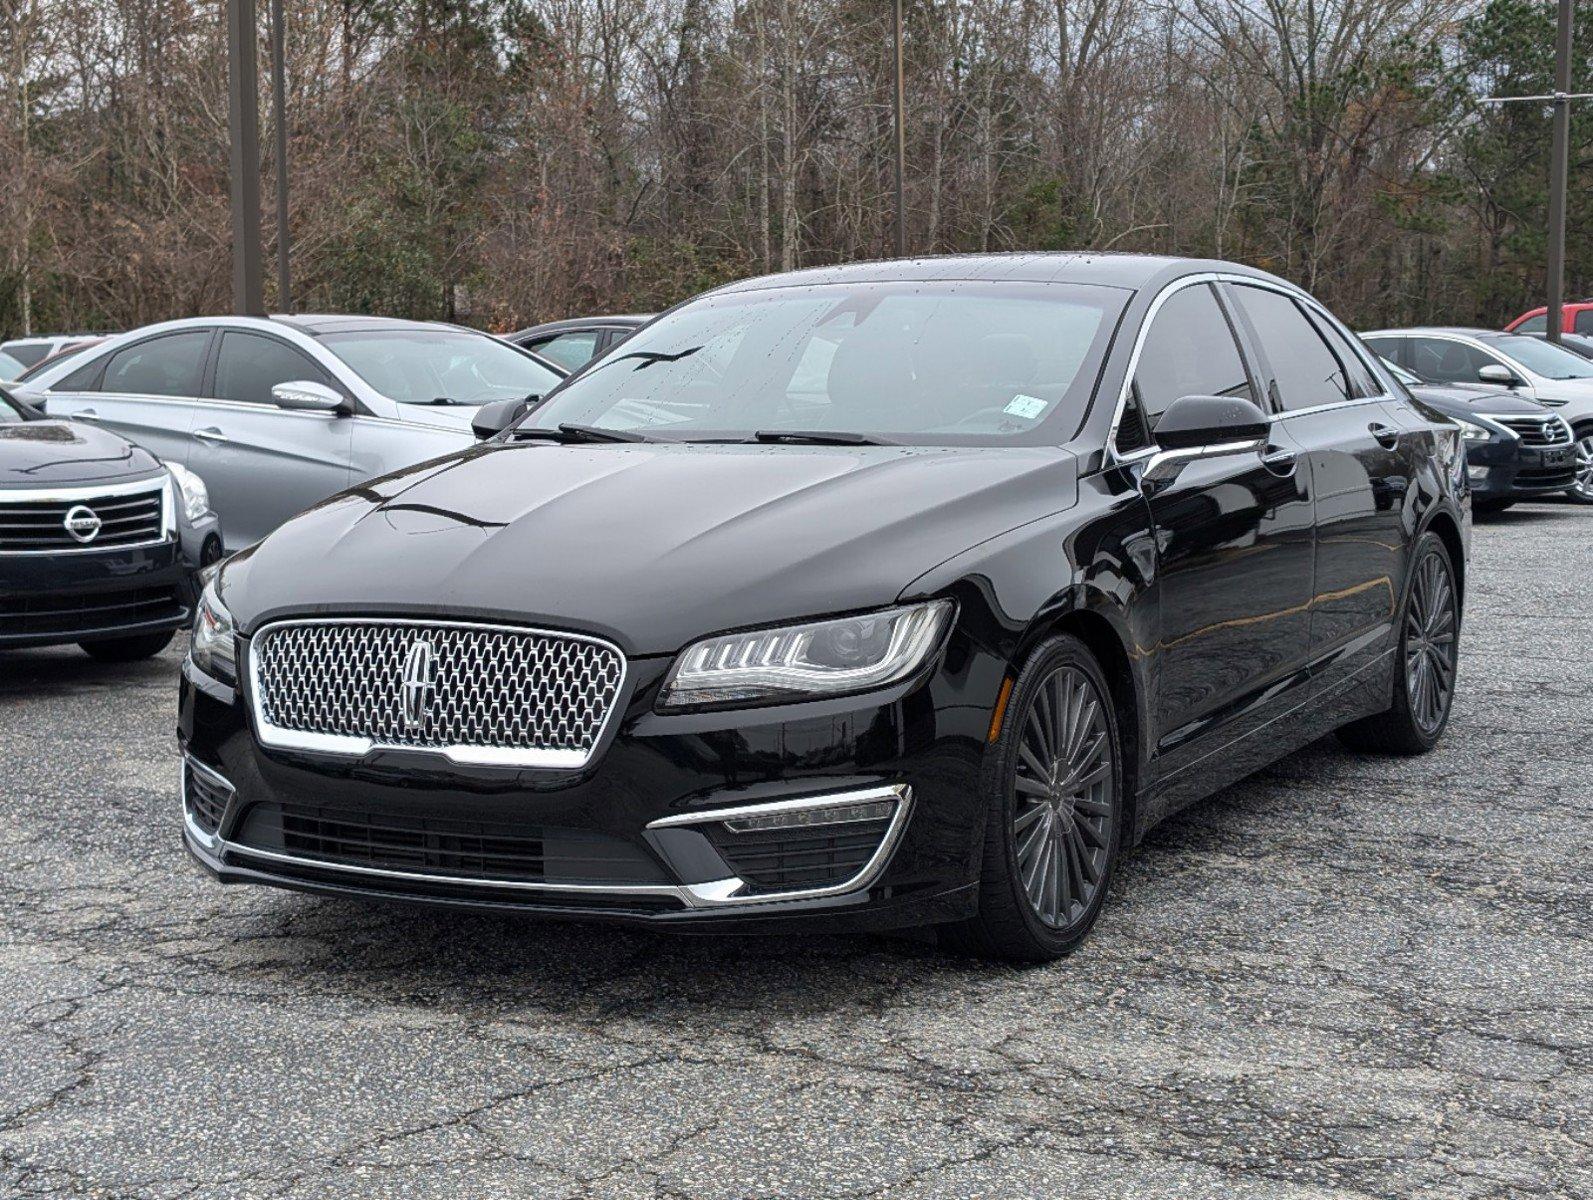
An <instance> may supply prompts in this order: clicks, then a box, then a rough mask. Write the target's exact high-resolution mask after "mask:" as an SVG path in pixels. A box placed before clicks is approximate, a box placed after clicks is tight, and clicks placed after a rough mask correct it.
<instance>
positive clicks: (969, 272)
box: [718, 250, 1293, 293]
mask: <svg viewBox="0 0 1593 1200" xmlns="http://www.w3.org/2000/svg"><path fill="white" fill-rule="evenodd" d="M1207 271H1210V272H1213V273H1220V274H1225V275H1249V276H1252V277H1254V278H1256V279H1263V280H1267V281H1268V282H1272V283H1282V284H1285V285H1286V286H1290V287H1292V286H1293V285H1290V284H1288V281H1287V280H1282V279H1279V278H1278V277H1277V276H1276V275H1271V274H1269V273H1268V272H1266V271H1260V270H1257V269H1255V268H1254V267H1246V266H1242V265H1241V264H1239V263H1232V262H1225V261H1220V260H1217V259H1209V258H1176V257H1171V256H1165V255H1158V254H1129V253H1121V252H1118V251H1102V250H1078V251H1051V252H1018V253H1012V254H947V255H933V256H929V257H924V258H900V259H884V260H880V261H876V262H858V263H845V264H841V265H837V266H830V267H807V268H803V269H801V270H797V271H787V272H783V273H781V274H777V275H760V276H757V277H755V278H752V279H743V280H739V281H738V282H735V283H730V284H726V285H725V286H724V287H722V288H720V289H718V291H719V292H721V293H724V292H740V291H757V290H761V289H765V288H777V287H804V286H812V285H816V284H835V283H892V282H913V281H920V280H922V281H933V280H959V279H966V280H991V281H1004V280H1012V281H1021V282H1029V283H1090V284H1102V285H1105V286H1108V287H1120V288H1131V289H1135V290H1138V289H1140V288H1144V287H1150V286H1152V285H1154V284H1158V283H1160V282H1162V281H1163V280H1165V279H1172V278H1176V277H1177V276H1180V275H1190V274H1197V273H1202V272H1207Z"/></svg>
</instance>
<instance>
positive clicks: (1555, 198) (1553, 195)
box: [1482, 0, 1593, 343]
mask: <svg viewBox="0 0 1593 1200" xmlns="http://www.w3.org/2000/svg"><path fill="white" fill-rule="evenodd" d="M1574 4H1575V0H1560V22H1559V30H1558V32H1557V33H1556V35H1555V42H1554V91H1553V92H1550V93H1549V94H1548V95H1541V96H1485V97H1484V98H1483V101H1482V102H1483V103H1484V104H1542V103H1544V102H1545V101H1547V102H1548V103H1550V104H1553V105H1554V134H1553V141H1552V145H1551V147H1550V151H1549V245H1548V264H1547V266H1548V280H1547V282H1546V286H1545V289H1544V292H1545V300H1546V302H1547V307H1548V310H1549V311H1548V313H1547V314H1546V317H1545V320H1544V333H1545V336H1547V337H1548V339H1549V341H1551V342H1556V343H1558V342H1559V340H1560V334H1561V332H1562V329H1561V326H1563V325H1564V324H1565V314H1564V308H1563V305H1564V303H1565V192H1566V186H1567V176H1568V175H1569V174H1570V156H1571V101H1573V100H1587V99H1590V98H1593V92H1572V91H1571V21H1572V16H1571V14H1572V9H1573V7H1574Z"/></svg>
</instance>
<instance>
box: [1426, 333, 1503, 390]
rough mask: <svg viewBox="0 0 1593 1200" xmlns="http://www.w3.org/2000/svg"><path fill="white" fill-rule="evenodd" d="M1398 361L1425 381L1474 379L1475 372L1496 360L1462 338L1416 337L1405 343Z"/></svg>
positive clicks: (1438, 381)
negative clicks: (1403, 357) (1461, 339)
mask: <svg viewBox="0 0 1593 1200" xmlns="http://www.w3.org/2000/svg"><path fill="white" fill-rule="evenodd" d="M1406 355H1407V357H1406V359H1405V362H1404V363H1403V364H1402V365H1404V366H1406V367H1409V368H1410V370H1411V371H1413V372H1415V373H1416V374H1417V375H1419V376H1421V378H1422V379H1423V380H1425V381H1426V382H1427V383H1476V382H1477V372H1478V371H1480V370H1481V369H1482V368H1483V367H1486V366H1490V365H1492V364H1494V363H1497V362H1498V361H1499V360H1498V359H1496V358H1494V357H1493V355H1491V354H1484V353H1483V352H1482V351H1481V350H1478V349H1477V348H1476V347H1474V346H1467V345H1466V344H1464V343H1463V342H1451V341H1449V340H1448V339H1447V338H1431V337H1417V338H1411V339H1409V341H1408V342H1407V344H1406Z"/></svg>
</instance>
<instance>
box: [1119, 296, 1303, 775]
mask: <svg viewBox="0 0 1593 1200" xmlns="http://www.w3.org/2000/svg"><path fill="white" fill-rule="evenodd" d="M1133 394H1134V397H1135V399H1136V405H1135V410H1136V412H1137V414H1138V415H1137V418H1136V419H1137V420H1139V421H1140V422H1142V423H1143V424H1142V426H1141V431H1140V432H1141V435H1143V434H1144V433H1145V432H1148V435H1149V437H1150V438H1151V439H1154V437H1155V427H1156V421H1157V419H1158V418H1159V417H1160V415H1161V414H1162V412H1163V411H1165V409H1166V408H1167V406H1168V405H1169V404H1171V403H1172V402H1173V401H1174V400H1176V399H1178V398H1179V397H1180V396H1188V395H1229V396H1242V397H1244V398H1245V399H1248V400H1252V401H1256V402H1258V403H1260V405H1261V407H1262V408H1263V409H1265V408H1266V407H1267V404H1266V400H1265V397H1264V395H1263V394H1262V393H1261V391H1260V390H1259V389H1258V387H1257V386H1256V381H1255V379H1254V377H1253V374H1252V372H1251V371H1250V370H1248V369H1247V366H1246V363H1245V361H1244V359H1243V357H1242V355H1241V353H1240V350H1239V345H1238V342H1237V339H1236V337H1235V334H1234V331H1233V327H1232V324H1231V322H1230V320H1229V316H1228V314H1227V313H1226V312H1225V311H1224V309H1223V308H1222V306H1221V304H1220V303H1219V300H1218V297H1217V294H1216V292H1215V291H1214V289H1213V288H1212V286H1211V285H1210V284H1206V283H1200V284H1196V285H1193V286H1187V287H1184V288H1182V289H1180V290H1179V291H1177V292H1174V293H1173V294H1172V295H1171V296H1170V297H1168V299H1167V300H1166V301H1165V302H1164V303H1163V304H1162V306H1161V307H1160V309H1159V310H1158V311H1157V312H1156V314H1155V316H1154V317H1153V318H1152V324H1151V327H1150V330H1149V331H1148V333H1147V335H1146V339H1145V343H1144V345H1143V346H1142V347H1141V351H1140V355H1139V359H1138V362H1137V363H1136V366H1135V374H1134V383H1133ZM1130 436H1131V437H1132V436H1135V435H1134V434H1133V433H1130ZM1146 499H1147V503H1148V504H1149V506H1150V512H1151V518H1152V520H1153V522H1154V525H1155V536H1156V544H1157V572H1156V582H1155V585H1154V594H1155V597H1156V603H1157V607H1158V622H1159V631H1158V636H1157V638H1156V641H1155V643H1154V645H1151V646H1143V647H1139V648H1138V650H1139V652H1140V653H1142V654H1148V655H1150V656H1151V657H1152V658H1153V660H1154V661H1153V663H1152V666H1153V669H1152V670H1151V671H1150V672H1149V676H1150V678H1152V679H1154V680H1156V684H1155V687H1154V693H1153V695H1152V696H1151V698H1150V703H1151V710H1152V711H1151V716H1152V721H1151V736H1152V738H1153V739H1154V743H1155V744H1154V746H1153V748H1152V773H1153V776H1154V780H1155V784H1156V790H1157V794H1158V796H1159V797H1160V800H1159V801H1157V800H1153V801H1152V805H1153V807H1154V806H1157V805H1158V804H1160V805H1163V806H1166V807H1172V806H1174V805H1175V804H1176V803H1178V802H1179V797H1180V796H1181V795H1194V794H1199V793H1201V792H1203V791H1205V790H1207V789H1208V788H1209V786H1210V785H1211V781H1212V780H1213V779H1214V778H1217V777H1231V772H1229V771H1227V770H1226V769H1222V768H1223V765H1224V764H1227V763H1232V762H1235V761H1237V756H1236V752H1235V750H1234V743H1236V742H1242V741H1243V740H1244V739H1245V738H1247V737H1250V736H1252V735H1254V736H1257V737H1260V736H1262V735H1261V734H1260V732H1259V731H1260V730H1261V729H1262V727H1263V726H1264V725H1266V724H1267V723H1268V722H1269V721H1271V720H1272V719H1274V718H1275V717H1276V716H1278V715H1279V714H1280V713H1282V712H1285V711H1287V709H1288V708H1289V707H1290V706H1291V705H1292V704H1294V703H1298V702H1299V701H1300V700H1301V699H1303V697H1304V695H1305V694H1306V687H1305V685H1306V683H1307V681H1308V677H1307V674H1306V664H1307V659H1308V657H1309V645H1310V615H1309V614H1310V599H1311V594H1312V504H1311V491H1310V471H1309V469H1308V468H1307V467H1306V466H1305V464H1304V463H1303V462H1301V461H1300V455H1299V447H1297V446H1296V445H1295V444H1294V443H1293V442H1292V440H1291V439H1290V438H1289V436H1288V434H1287V433H1286V432H1284V431H1281V430H1280V431H1277V432H1276V433H1275V435H1274V436H1273V438H1272V441H1271V444H1270V445H1269V446H1268V447H1267V448H1266V450H1265V451H1264V452H1262V453H1261V454H1257V453H1255V452H1254V451H1251V452H1248V453H1243V454H1231V455H1226V456H1224V457H1221V458H1215V459H1204V460H1200V461H1197V462H1194V463H1191V464H1190V465H1188V466H1187V467H1185V468H1184V470H1183V471H1182V473H1180V474H1179V475H1177V476H1176V477H1174V478H1173V480H1172V481H1171V482H1169V483H1166V484H1162V485H1160V486H1158V487H1156V488H1153V489H1152V490H1151V491H1150V492H1149V493H1148V495H1147V498H1146Z"/></svg>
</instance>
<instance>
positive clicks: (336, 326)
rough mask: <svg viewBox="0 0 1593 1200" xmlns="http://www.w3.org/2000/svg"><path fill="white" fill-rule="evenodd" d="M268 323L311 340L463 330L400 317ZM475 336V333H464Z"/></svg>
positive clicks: (292, 318) (297, 316)
mask: <svg viewBox="0 0 1593 1200" xmlns="http://www.w3.org/2000/svg"><path fill="white" fill-rule="evenodd" d="M271 320H273V321H276V322H279V323H280V324H283V325H287V326H289V327H290V328H293V329H297V330H299V332H301V333H307V334H309V335H310V336H311V337H320V336H322V335H323V334H328V333H357V332H359V331H361V330H392V331H395V332H396V331H401V330H406V329H465V328H466V327H465V326H462V325H449V324H447V323H445V322H442V321H408V320H404V319H403V318H401V317H367V316H361V315H358V314H342V313H292V314H290V315H284V314H274V315H273V316H272V317H271ZM468 332H470V333H478V332H480V331H479V330H474V329H471V330H468Z"/></svg>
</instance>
